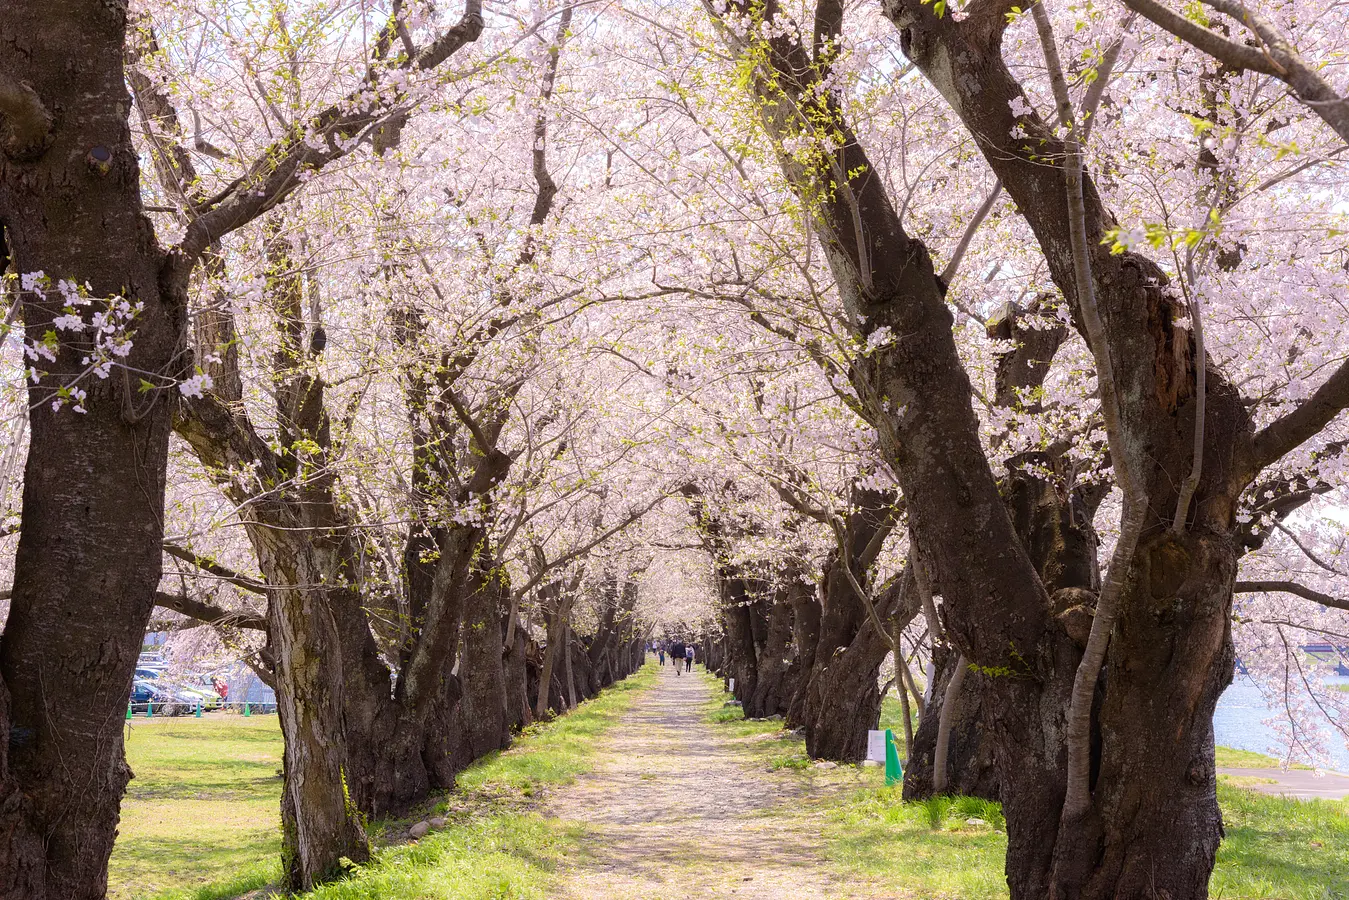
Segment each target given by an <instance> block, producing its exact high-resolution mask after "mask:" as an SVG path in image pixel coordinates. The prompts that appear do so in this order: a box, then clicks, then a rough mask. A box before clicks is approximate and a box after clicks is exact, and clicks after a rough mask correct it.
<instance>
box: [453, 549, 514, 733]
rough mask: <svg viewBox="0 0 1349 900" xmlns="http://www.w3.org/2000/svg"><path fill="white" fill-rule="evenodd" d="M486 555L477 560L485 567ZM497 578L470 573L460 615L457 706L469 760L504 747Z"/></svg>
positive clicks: (485, 573)
mask: <svg viewBox="0 0 1349 900" xmlns="http://www.w3.org/2000/svg"><path fill="white" fill-rule="evenodd" d="M487 561H488V560H487V554H485V553H484V554H483V555H482V556H481V557H480V558H479V562H480V563H485V562H487ZM500 578H501V575H500V574H499V573H498V572H495V571H492V570H490V569H489V570H486V571H484V570H481V569H479V570H478V571H476V572H475V574H474V585H473V591H472V593H471V594H469V597H468V601H467V603H466V606H465V612H464V657H463V662H462V666H461V668H460V680H461V681H462V682H463V688H464V696H463V699H462V700H461V701H460V703H461V704H462V705H463V709H464V721H465V723H466V724H467V726H468V733H467V735H466V736H467V739H468V744H469V747H470V748H471V749H472V752H473V756H474V758H478V757H482V756H486V755H487V754H488V753H491V752H493V751H495V750H504V749H505V748H507V747H509V746H510V743H511V732H510V726H509V725H508V724H507V721H506V671H505V667H504V665H503V659H502V647H501V619H502V600H503V599H504V597H503V594H504V593H506V592H505V591H504V590H503V587H502V584H501V580H500Z"/></svg>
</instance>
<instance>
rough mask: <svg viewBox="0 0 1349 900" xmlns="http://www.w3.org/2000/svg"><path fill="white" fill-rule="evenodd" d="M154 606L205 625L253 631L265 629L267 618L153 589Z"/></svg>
mask: <svg viewBox="0 0 1349 900" xmlns="http://www.w3.org/2000/svg"><path fill="white" fill-rule="evenodd" d="M155 606H158V607H161V608H163V609H168V610H172V611H173V612H176V613H181V614H182V615H185V616H187V617H188V618H190V619H196V620H197V621H199V622H204V623H206V624H207V625H220V626H222V627H225V628H248V629H251V630H253V631H266V630H267V618H266V616H260V615H258V614H257V613H252V612H235V611H233V610H228V609H224V608H223V607H219V606H215V605H213V604H210V603H204V602H202V601H201V600H193V599H192V598H190V597H187V596H184V595H182V594H170V593H167V592H165V591H155Z"/></svg>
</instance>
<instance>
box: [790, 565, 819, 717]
mask: <svg viewBox="0 0 1349 900" xmlns="http://www.w3.org/2000/svg"><path fill="white" fill-rule="evenodd" d="M792 603H793V610H792V643H793V644H794V645H795V646H796V653H797V666H798V668H799V674H798V676H797V679H796V689H795V690H794V691H793V692H792V699H791V704H790V705H789V706H788V708H787V727H788V728H804V727H805V725H806V698H807V696H808V694H809V692H810V676H811V673H812V672H813V671H814V669H815V648H816V646H817V645H818V644H819V642H820V615H821V609H820V601H819V597H818V596H817V592H816V590H814V589H813V590H810V591H802V592H799V593H798V594H796V595H795V596H794V599H793V601H792Z"/></svg>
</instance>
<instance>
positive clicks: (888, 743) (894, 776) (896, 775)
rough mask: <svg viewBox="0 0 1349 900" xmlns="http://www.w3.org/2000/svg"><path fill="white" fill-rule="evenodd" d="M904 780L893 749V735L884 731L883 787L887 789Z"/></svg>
mask: <svg viewBox="0 0 1349 900" xmlns="http://www.w3.org/2000/svg"><path fill="white" fill-rule="evenodd" d="M903 780H904V768H903V767H902V766H901V765H900V764H899V751H898V750H897V749H896V748H895V733H894V732H893V731H891V730H890V729H889V728H887V729H885V785H886V787H889V786H890V785H893V784H899V783H900V782H902V781H903Z"/></svg>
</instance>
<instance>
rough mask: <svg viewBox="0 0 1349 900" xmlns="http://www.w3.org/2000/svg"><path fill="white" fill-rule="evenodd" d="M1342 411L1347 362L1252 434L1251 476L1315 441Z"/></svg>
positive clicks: (1348, 397)
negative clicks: (1253, 444)
mask: <svg viewBox="0 0 1349 900" xmlns="http://www.w3.org/2000/svg"><path fill="white" fill-rule="evenodd" d="M1346 407H1349V359H1346V360H1345V361H1344V362H1342V363H1340V367H1339V368H1338V369H1336V370H1335V374H1333V375H1331V376H1330V377H1329V378H1328V379H1326V382H1325V384H1323V385H1321V386H1320V387H1319V388H1317V390H1316V392H1315V393H1314V394H1312V395H1311V396H1310V397H1308V398H1307V399H1306V400H1305V401H1303V402H1302V403H1301V404H1300V405H1299V406H1297V407H1296V408H1295V409H1293V410H1292V411H1291V412H1289V413H1287V414H1285V415H1283V416H1281V417H1279V418H1278V419H1275V420H1274V421H1273V422H1271V423H1269V425H1267V426H1265V427H1264V428H1263V429H1261V430H1260V432H1259V433H1258V434H1256V436H1255V453H1254V456H1255V458H1254V460H1252V466H1251V473H1252V475H1254V473H1256V472H1259V471H1260V470H1261V469H1263V468H1265V467H1266V466H1270V465H1272V464H1274V463H1275V462H1278V460H1279V459H1280V458H1282V457H1283V456H1284V455H1285V454H1288V453H1291V452H1292V451H1293V450H1296V449H1297V448H1298V447H1299V446H1301V445H1302V443H1303V442H1305V441H1308V440H1310V439H1311V438H1313V437H1315V436H1316V434H1317V433H1319V432H1320V431H1321V429H1323V428H1325V427H1326V425H1328V424H1330V422H1331V420H1333V419H1334V418H1335V417H1336V416H1338V415H1339V414H1340V413H1341V412H1342V411H1343V410H1344V409H1345V408H1346Z"/></svg>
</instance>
